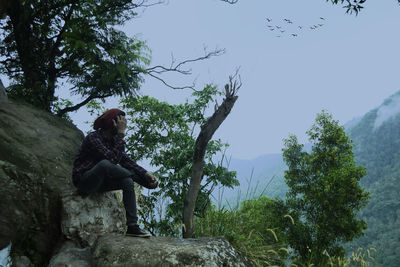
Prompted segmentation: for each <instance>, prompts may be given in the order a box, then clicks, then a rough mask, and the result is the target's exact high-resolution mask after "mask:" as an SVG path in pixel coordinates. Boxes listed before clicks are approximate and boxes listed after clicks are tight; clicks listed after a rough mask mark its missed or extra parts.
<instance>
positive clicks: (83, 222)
mask: <svg viewBox="0 0 400 267" xmlns="http://www.w3.org/2000/svg"><path fill="white" fill-rule="evenodd" d="M62 203H63V205H62V206H63V208H62V216H61V231H62V233H63V234H64V236H65V237H66V238H68V239H70V240H75V241H78V242H79V243H80V244H81V245H83V246H92V245H93V244H94V242H95V241H96V239H97V236H98V235H102V234H104V233H123V232H124V225H125V215H124V213H123V212H122V208H121V206H120V204H119V203H120V202H119V199H118V198H117V195H116V193H114V192H107V193H101V194H94V195H93V196H90V197H87V198H82V197H80V196H77V195H69V196H65V197H63V199H62Z"/></svg>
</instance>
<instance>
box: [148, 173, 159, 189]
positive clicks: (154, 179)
mask: <svg viewBox="0 0 400 267" xmlns="http://www.w3.org/2000/svg"><path fill="white" fill-rule="evenodd" d="M145 177H146V179H147V181H148V182H149V186H148V188H149V189H155V188H157V186H158V180H157V177H155V176H154V175H153V174H151V173H149V172H146V174H145Z"/></svg>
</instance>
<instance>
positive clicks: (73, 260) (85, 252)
mask: <svg viewBox="0 0 400 267" xmlns="http://www.w3.org/2000/svg"><path fill="white" fill-rule="evenodd" d="M92 265H93V264H92V255H91V251H90V248H89V247H86V248H80V247H78V246H76V245H75V244H74V243H73V242H71V241H67V242H65V243H64V245H63V246H62V247H61V249H60V251H59V252H58V253H57V254H56V255H55V256H54V257H53V258H51V260H50V263H49V265H48V267H78V266H79V267H90V266H92Z"/></svg>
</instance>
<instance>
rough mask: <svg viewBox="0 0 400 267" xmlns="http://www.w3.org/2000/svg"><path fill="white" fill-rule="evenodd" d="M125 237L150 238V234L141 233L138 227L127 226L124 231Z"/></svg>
mask: <svg viewBox="0 0 400 267" xmlns="http://www.w3.org/2000/svg"><path fill="white" fill-rule="evenodd" d="M126 236H134V237H150V236H151V234H149V233H146V232H143V231H142V229H140V227H139V225H137V224H135V225H128V230H127V231H126Z"/></svg>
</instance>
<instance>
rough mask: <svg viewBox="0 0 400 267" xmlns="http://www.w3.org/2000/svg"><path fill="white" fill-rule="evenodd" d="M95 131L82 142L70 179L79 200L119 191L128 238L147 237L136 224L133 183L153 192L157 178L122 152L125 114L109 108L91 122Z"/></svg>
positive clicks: (123, 150)
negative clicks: (94, 194) (120, 190)
mask: <svg viewBox="0 0 400 267" xmlns="http://www.w3.org/2000/svg"><path fill="white" fill-rule="evenodd" d="M93 128H94V130H95V131H94V132H91V133H89V134H88V135H87V136H86V137H85V139H84V140H83V142H82V144H81V147H80V148H79V151H78V154H77V155H76V158H75V161H74V167H73V171H72V180H73V183H74V185H75V186H76V187H77V193H78V194H79V195H81V196H82V197H86V196H89V195H91V194H93V193H96V192H106V191H112V190H119V189H122V194H123V198H122V200H123V203H124V207H125V211H126V221H127V222H126V224H127V231H126V235H127V236H136V237H149V236H150V234H148V233H145V232H143V231H142V230H141V229H140V227H139V225H138V224H137V221H138V217H137V209H136V197H135V190H134V182H136V183H138V184H140V185H142V186H144V187H146V188H149V189H154V188H156V187H157V185H158V180H157V178H156V177H155V176H154V175H152V174H151V173H149V172H147V171H146V170H145V169H144V168H142V167H141V166H139V165H138V164H137V163H136V162H134V161H133V160H132V159H130V158H129V156H128V155H127V154H126V153H125V141H124V140H123V138H124V135H125V129H126V119H125V112H123V111H121V110H119V109H116V108H114V109H110V110H108V111H106V112H105V113H104V114H103V115H101V116H100V117H98V118H97V119H96V120H95V122H94V127H93Z"/></svg>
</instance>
